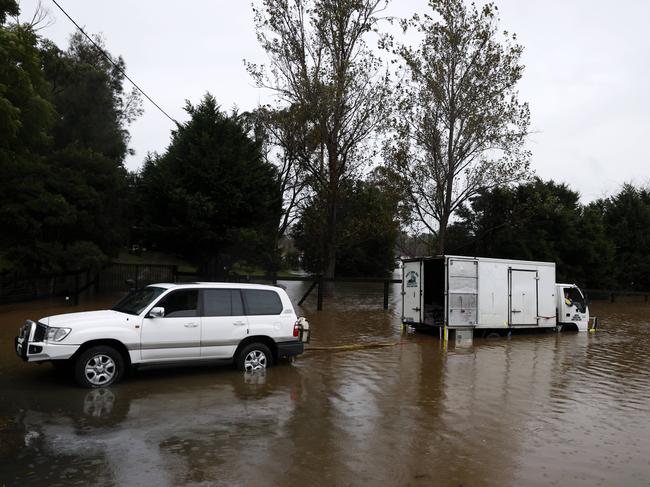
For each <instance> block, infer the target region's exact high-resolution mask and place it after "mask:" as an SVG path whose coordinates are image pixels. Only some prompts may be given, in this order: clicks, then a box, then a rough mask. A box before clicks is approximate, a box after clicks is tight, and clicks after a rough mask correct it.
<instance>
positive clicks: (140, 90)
mask: <svg viewBox="0 0 650 487" xmlns="http://www.w3.org/2000/svg"><path fill="white" fill-rule="evenodd" d="M52 3H54V5H56V6H57V7H58V8H59V10H60V11H61V12H63V15H65V16H66V17H68V19H69V20H70V22H72V23H73V24H74V25H75V27H76V28H77V29H79V31H80V32H81V33H82V34H83V35H84V36H86V39H88V40H89V41H90V42H91V43H92V44H93V46H95V47H96V48H97V50H98V51H99V52H101V53H102V55H103V56H104V57H105V58H106V59H107V60H108V62H109V63H111V64H112V65H113V66H115V68H116V69H117V70H118V71H119V72H120V73H122V75H123V76H124V77H125V78H126V79H128V80H129V81H130V82H131V84H132V85H133V86H135V88H136V89H137V90H138V91H139V92H140V93H142V94H143V95H144V96H145V98H146V99H147V100H149V101H150V102H151V103H152V104H153V106H155V107H156V108H157V109H158V110H160V111H161V112H162V113H163V115H165V116H166V117H167V118H168V119H169V120H171V121H172V122H174V123H175V124H176V125H180V124H179V123H178V122H177V121H176V120H174V119H173V118H172V117H170V116H169V115H168V114H167V112H166V111H165V110H163V109H162V108H160V106H159V105H158V103H156V102H155V101H153V100H152V99H151V97H150V96H149V95H147V94H146V93H145V92H144V90H143V89H142V88H140V87H139V86H138V85H137V84H136V83H135V81H133V80H132V79H131V78H129V75H128V74H126V72H125V71H124V70H123V69H122V68H121V67H120V66H119V65H117V64H116V63H115V61H113V59H111V57H110V56H109V55H108V54H106V52H105V51H104V50H103V49H102V48H101V47H100V46H99V45H98V44H97V43H96V42H95V41H94V40H93V39H92V37H90V36H89V35H88V34H86V31H84V30H83V29H82V28H81V27H80V26H79V24H77V23H76V22H75V21H74V19H73V18H72V17H70V16H69V15H68V12H66V11H65V10H63V7H61V5H59V3H58V2H57V1H56V0H52Z"/></svg>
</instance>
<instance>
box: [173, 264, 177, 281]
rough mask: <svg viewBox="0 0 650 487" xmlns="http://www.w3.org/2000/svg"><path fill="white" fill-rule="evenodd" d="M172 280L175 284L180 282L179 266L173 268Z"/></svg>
mask: <svg viewBox="0 0 650 487" xmlns="http://www.w3.org/2000/svg"><path fill="white" fill-rule="evenodd" d="M172 279H173V282H175V283H176V282H178V266H177V265H176V264H174V265H173V266H172Z"/></svg>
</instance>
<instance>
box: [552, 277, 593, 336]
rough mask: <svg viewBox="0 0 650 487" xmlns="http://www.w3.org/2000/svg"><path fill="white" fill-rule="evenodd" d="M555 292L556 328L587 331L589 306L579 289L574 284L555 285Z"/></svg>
mask: <svg viewBox="0 0 650 487" xmlns="http://www.w3.org/2000/svg"><path fill="white" fill-rule="evenodd" d="M555 291H556V292H555V299H556V301H557V303H556V309H557V323H558V326H562V327H563V328H564V329H568V328H573V327H575V328H577V330H578V331H587V330H588V328H589V306H587V300H586V299H585V296H584V294H583V293H582V291H581V290H580V288H579V287H578V286H576V285H575V284H556V285H555Z"/></svg>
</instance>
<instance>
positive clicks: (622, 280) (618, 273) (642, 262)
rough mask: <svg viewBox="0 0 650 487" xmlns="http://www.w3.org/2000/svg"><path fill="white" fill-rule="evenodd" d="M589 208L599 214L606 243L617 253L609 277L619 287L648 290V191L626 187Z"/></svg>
mask: <svg viewBox="0 0 650 487" xmlns="http://www.w3.org/2000/svg"><path fill="white" fill-rule="evenodd" d="M590 207H591V208H592V209H593V211H594V212H598V211H601V212H602V215H603V217H604V222H605V228H606V232H607V235H608V236H609V239H610V240H611V241H612V243H613V245H614V246H615V249H616V259H615V265H613V266H611V267H610V269H611V273H612V274H613V275H614V276H615V279H616V281H617V283H618V287H620V288H622V289H631V290H639V291H647V290H650V233H649V232H648V228H650V191H649V190H648V189H647V188H635V187H634V186H632V185H631V184H625V185H624V186H623V188H622V189H621V191H620V192H619V193H618V194H616V195H614V196H611V197H609V198H606V199H604V200H599V201H597V202H595V203H593V204H592V205H590Z"/></svg>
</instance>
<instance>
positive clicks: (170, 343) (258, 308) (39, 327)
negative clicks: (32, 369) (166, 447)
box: [15, 282, 310, 387]
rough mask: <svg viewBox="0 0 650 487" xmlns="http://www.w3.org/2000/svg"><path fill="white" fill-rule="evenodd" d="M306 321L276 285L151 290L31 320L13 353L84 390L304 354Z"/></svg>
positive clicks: (196, 285) (266, 364)
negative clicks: (133, 377) (206, 364)
mask: <svg viewBox="0 0 650 487" xmlns="http://www.w3.org/2000/svg"><path fill="white" fill-rule="evenodd" d="M309 335H310V330H309V323H308V322H307V320H306V319H305V318H298V317H297V316H296V313H295V311H294V309H293V306H292V304H291V301H290V300H289V297H288V296H287V293H286V292H285V291H284V290H282V289H280V288H278V287H275V286H264V285H256V284H234V283H212V282H206V283H192V284H153V285H151V286H147V287H145V288H143V289H140V290H137V291H134V292H132V293H130V294H129V295H127V296H126V297H125V298H124V299H122V301H120V302H119V303H118V304H117V305H115V306H114V307H113V308H112V309H110V310H102V311H88V312H81V313H69V314H63V315H56V316H48V317H45V318H41V319H40V320H38V321H37V322H34V321H27V322H26V323H25V325H24V326H23V327H22V328H21V330H20V334H19V336H18V337H16V340H15V347H16V353H17V354H18V356H20V357H21V358H22V359H23V360H25V361H27V362H44V361H51V362H52V363H53V364H54V365H55V366H64V367H68V366H69V367H70V368H71V369H72V370H73V372H74V376H75V379H76V380H77V382H78V383H79V384H80V385H82V386H84V387H103V386H108V385H110V384H113V383H114V382H116V381H117V380H119V379H121V378H122V377H123V376H124V373H125V371H126V370H127V368H128V367H131V366H135V367H137V366H142V365H156V364H164V363H181V362H183V363H188V362H190V363H198V362H201V361H210V360H212V361H217V360H223V361H229V362H234V363H235V365H236V366H237V368H239V369H241V370H246V371H252V370H258V369H263V368H266V367H270V366H271V365H272V364H273V363H274V362H275V361H277V359H278V358H280V357H288V356H293V355H299V354H301V353H303V351H304V343H306V342H308V341H309Z"/></svg>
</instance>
